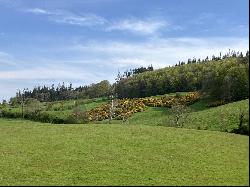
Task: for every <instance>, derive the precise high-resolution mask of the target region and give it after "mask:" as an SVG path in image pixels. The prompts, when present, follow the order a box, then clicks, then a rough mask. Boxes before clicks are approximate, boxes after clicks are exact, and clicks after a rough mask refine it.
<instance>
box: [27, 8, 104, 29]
mask: <svg viewBox="0 0 250 187" xmlns="http://www.w3.org/2000/svg"><path fill="white" fill-rule="evenodd" d="M25 12H28V13H33V14H36V15H44V16H47V17H48V18H49V20H51V21H53V22H55V23H59V24H69V25H78V26H95V25H103V24H104V23H105V22H106V20H105V19H104V18H103V17H100V16H98V15H95V14H89V13H84V14H74V13H72V12H69V11H63V10H46V9H41V8H33V9H27V10H25Z"/></svg>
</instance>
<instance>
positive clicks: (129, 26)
mask: <svg viewBox="0 0 250 187" xmlns="http://www.w3.org/2000/svg"><path fill="white" fill-rule="evenodd" d="M168 25H169V24H168V23H167V22H166V21H164V20H159V19H152V18H151V19H147V20H139V19H135V18H131V19H124V20H120V21H117V22H113V23H111V25H110V26H108V27H107V28H106V31H114V30H120V31H129V32H133V33H136V34H154V33H156V32H157V31H159V30H160V29H162V28H164V27H166V26H168Z"/></svg>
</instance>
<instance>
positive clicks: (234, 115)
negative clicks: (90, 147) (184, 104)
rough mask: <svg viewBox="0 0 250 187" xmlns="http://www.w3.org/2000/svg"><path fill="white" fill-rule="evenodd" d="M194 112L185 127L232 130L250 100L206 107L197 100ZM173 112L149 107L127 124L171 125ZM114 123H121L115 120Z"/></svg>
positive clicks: (245, 110) (246, 109)
mask: <svg viewBox="0 0 250 187" xmlns="http://www.w3.org/2000/svg"><path fill="white" fill-rule="evenodd" d="M190 108H191V109H192V112H191V113H190V115H188V118H187V120H186V122H185V124H184V128H193V129H197V128H198V127H199V128H200V129H208V130H218V131H224V129H227V130H231V129H232V128H235V127H237V125H238V123H239V111H240V109H242V110H243V111H244V113H245V116H248V112H249V100H248V99H246V100H242V101H238V102H234V103H229V104H226V105H222V106H219V107H214V108H207V107H205V103H202V102H196V103H195V104H193V105H191V106H190ZM170 120H172V118H171V114H170V110H169V109H168V108H161V107H149V108H148V109H147V110H145V111H144V112H140V113H136V114H134V115H133V116H132V117H131V118H129V120H128V121H127V122H125V123H126V124H133V125H138V124H142V125H163V126H169V125H170ZM114 123H121V122H120V121H114Z"/></svg>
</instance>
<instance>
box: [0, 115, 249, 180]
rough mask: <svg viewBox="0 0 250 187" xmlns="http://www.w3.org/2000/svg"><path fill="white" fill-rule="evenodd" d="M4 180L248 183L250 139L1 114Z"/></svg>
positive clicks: (0, 171)
mask: <svg viewBox="0 0 250 187" xmlns="http://www.w3.org/2000/svg"><path fill="white" fill-rule="evenodd" d="M0 131H1V136H0V141H1V145H0V152H1V160H0V165H1V167H0V173H1V175H0V185H248V184H249V177H248V174H249V159H248V158H249V143H248V141H249V137H248V136H243V135H237V134H231V133H224V132H216V131H207V130H206V131H205V130H199V131H198V130H193V129H182V128H172V127H163V126H147V125H141V124H138V125H119V124H98V125H95V124H87V125H86V124H82V125H76V124H74V125H68V124H67V125H55V124H46V123H39V122H31V121H27V120H13V119H0Z"/></svg>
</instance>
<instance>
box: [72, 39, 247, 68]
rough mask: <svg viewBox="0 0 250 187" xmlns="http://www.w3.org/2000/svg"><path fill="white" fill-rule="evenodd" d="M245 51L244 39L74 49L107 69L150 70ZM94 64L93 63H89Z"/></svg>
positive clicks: (94, 44) (101, 44)
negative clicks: (94, 59) (150, 67)
mask: <svg viewBox="0 0 250 187" xmlns="http://www.w3.org/2000/svg"><path fill="white" fill-rule="evenodd" d="M229 48H230V49H232V50H236V51H243V52H244V51H246V50H247V49H248V39H245V38H169V39H162V38H152V39H150V40H147V41H145V42H137V43H132V42H130V43H129V42H114V41H106V42H97V41H92V42H89V43H86V44H78V45H76V46H73V47H72V48H71V50H78V51H81V52H84V53H85V54H89V56H90V57H89V58H91V57H95V58H99V59H100V61H102V62H103V63H104V64H106V65H107V66H109V65H110V66H113V67H125V66H127V67H129V66H131V65H134V66H136V65H137V66H141V65H144V66H148V65H150V64H152V65H153V66H154V67H157V68H159V67H166V66H169V65H174V64H176V63H178V61H179V60H181V61H187V59H188V58H192V57H196V58H206V57H207V56H209V57H211V56H212V55H219V53H220V52H222V53H226V52H228V50H229ZM89 60H91V59H89Z"/></svg>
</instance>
